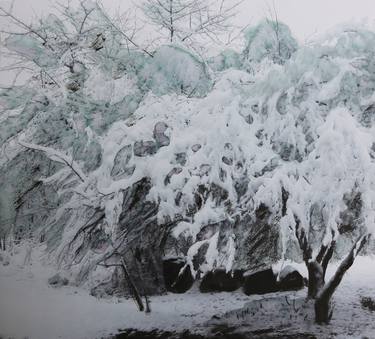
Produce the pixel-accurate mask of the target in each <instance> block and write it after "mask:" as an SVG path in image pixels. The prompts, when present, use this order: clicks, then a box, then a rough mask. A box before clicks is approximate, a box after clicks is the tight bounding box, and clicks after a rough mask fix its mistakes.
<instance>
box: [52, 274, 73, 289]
mask: <svg viewBox="0 0 375 339" xmlns="http://www.w3.org/2000/svg"><path fill="white" fill-rule="evenodd" d="M48 284H49V285H51V286H54V287H61V286H66V285H68V284H69V280H68V279H67V278H65V277H62V276H61V275H60V273H56V274H55V275H54V276H53V277H51V278H49V279H48Z"/></svg>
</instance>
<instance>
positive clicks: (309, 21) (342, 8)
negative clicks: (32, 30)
mask: <svg viewBox="0 0 375 339" xmlns="http://www.w3.org/2000/svg"><path fill="white" fill-rule="evenodd" d="M229 1H231V0H229ZM234 1H235V0H234ZM60 2H62V3H63V2H67V1H66V0H65V1H64V0H60ZM71 2H72V3H74V2H75V0H71ZM102 2H103V4H104V6H105V7H106V8H112V9H117V8H118V7H119V6H120V7H122V8H124V9H125V8H127V7H128V6H131V5H132V2H133V3H137V2H138V1H136V0H134V1H132V0H102ZM0 3H1V4H4V3H9V1H8V0H0ZM52 3H53V0H15V12H16V13H17V14H18V15H20V16H21V17H23V18H25V19H27V18H32V17H33V15H34V14H35V15H38V16H39V15H40V14H43V13H44V14H45V13H48V11H50V8H51V7H52V6H51V4H52ZM272 3H273V1H272V0H245V1H244V3H243V4H242V5H241V9H240V13H239V16H238V24H240V25H246V24H249V23H254V24H255V23H256V22H258V21H259V20H260V19H261V18H263V17H264V16H265V15H266V14H267V8H268V7H269V5H272ZM274 3H275V7H276V9H277V13H278V15H279V18H280V20H281V21H283V22H284V23H286V24H287V25H289V27H290V28H291V30H292V32H293V34H294V35H295V36H296V37H297V38H298V39H299V40H300V41H304V40H305V39H306V38H309V37H310V36H311V35H313V34H315V33H323V32H324V31H326V30H327V29H329V28H331V27H332V26H335V25H337V24H339V23H342V22H348V21H352V20H354V21H360V20H364V19H366V18H367V19H368V20H369V21H374V20H375V0H274ZM0 20H1V18H0Z"/></svg>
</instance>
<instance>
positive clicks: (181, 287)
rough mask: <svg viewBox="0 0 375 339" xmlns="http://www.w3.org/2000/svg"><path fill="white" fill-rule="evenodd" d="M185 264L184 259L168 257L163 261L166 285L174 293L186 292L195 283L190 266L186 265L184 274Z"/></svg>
mask: <svg viewBox="0 0 375 339" xmlns="http://www.w3.org/2000/svg"><path fill="white" fill-rule="evenodd" d="M184 266H185V261H184V260H182V259H167V260H164V261H163V273H164V282H165V287H166V288H167V290H168V291H170V292H173V293H185V292H186V291H188V290H189V289H190V288H191V287H192V286H193V283H194V278H193V276H192V275H191V271H190V268H189V267H186V268H185V270H184V271H183V272H182V274H180V275H179V273H180V271H181V269H182V268H183V267H184Z"/></svg>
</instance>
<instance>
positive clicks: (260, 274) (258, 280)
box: [243, 268, 278, 295]
mask: <svg viewBox="0 0 375 339" xmlns="http://www.w3.org/2000/svg"><path fill="white" fill-rule="evenodd" d="M243 291H244V293H245V294H246V295H251V294H266V293H272V292H277V291H278V286H277V281H276V277H275V275H274V274H273V271H272V268H266V269H262V270H259V271H256V272H254V273H250V274H249V275H248V274H245V277H244V285H243Z"/></svg>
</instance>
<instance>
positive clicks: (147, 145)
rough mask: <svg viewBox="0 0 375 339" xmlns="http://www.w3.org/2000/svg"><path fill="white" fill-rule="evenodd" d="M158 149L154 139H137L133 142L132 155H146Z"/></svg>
mask: <svg viewBox="0 0 375 339" xmlns="http://www.w3.org/2000/svg"><path fill="white" fill-rule="evenodd" d="M157 150H158V147H157V145H156V142H155V141H137V142H135V143H134V150H133V152H134V155H135V156H137V157H146V156H148V155H152V154H155V153H156V151H157Z"/></svg>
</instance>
